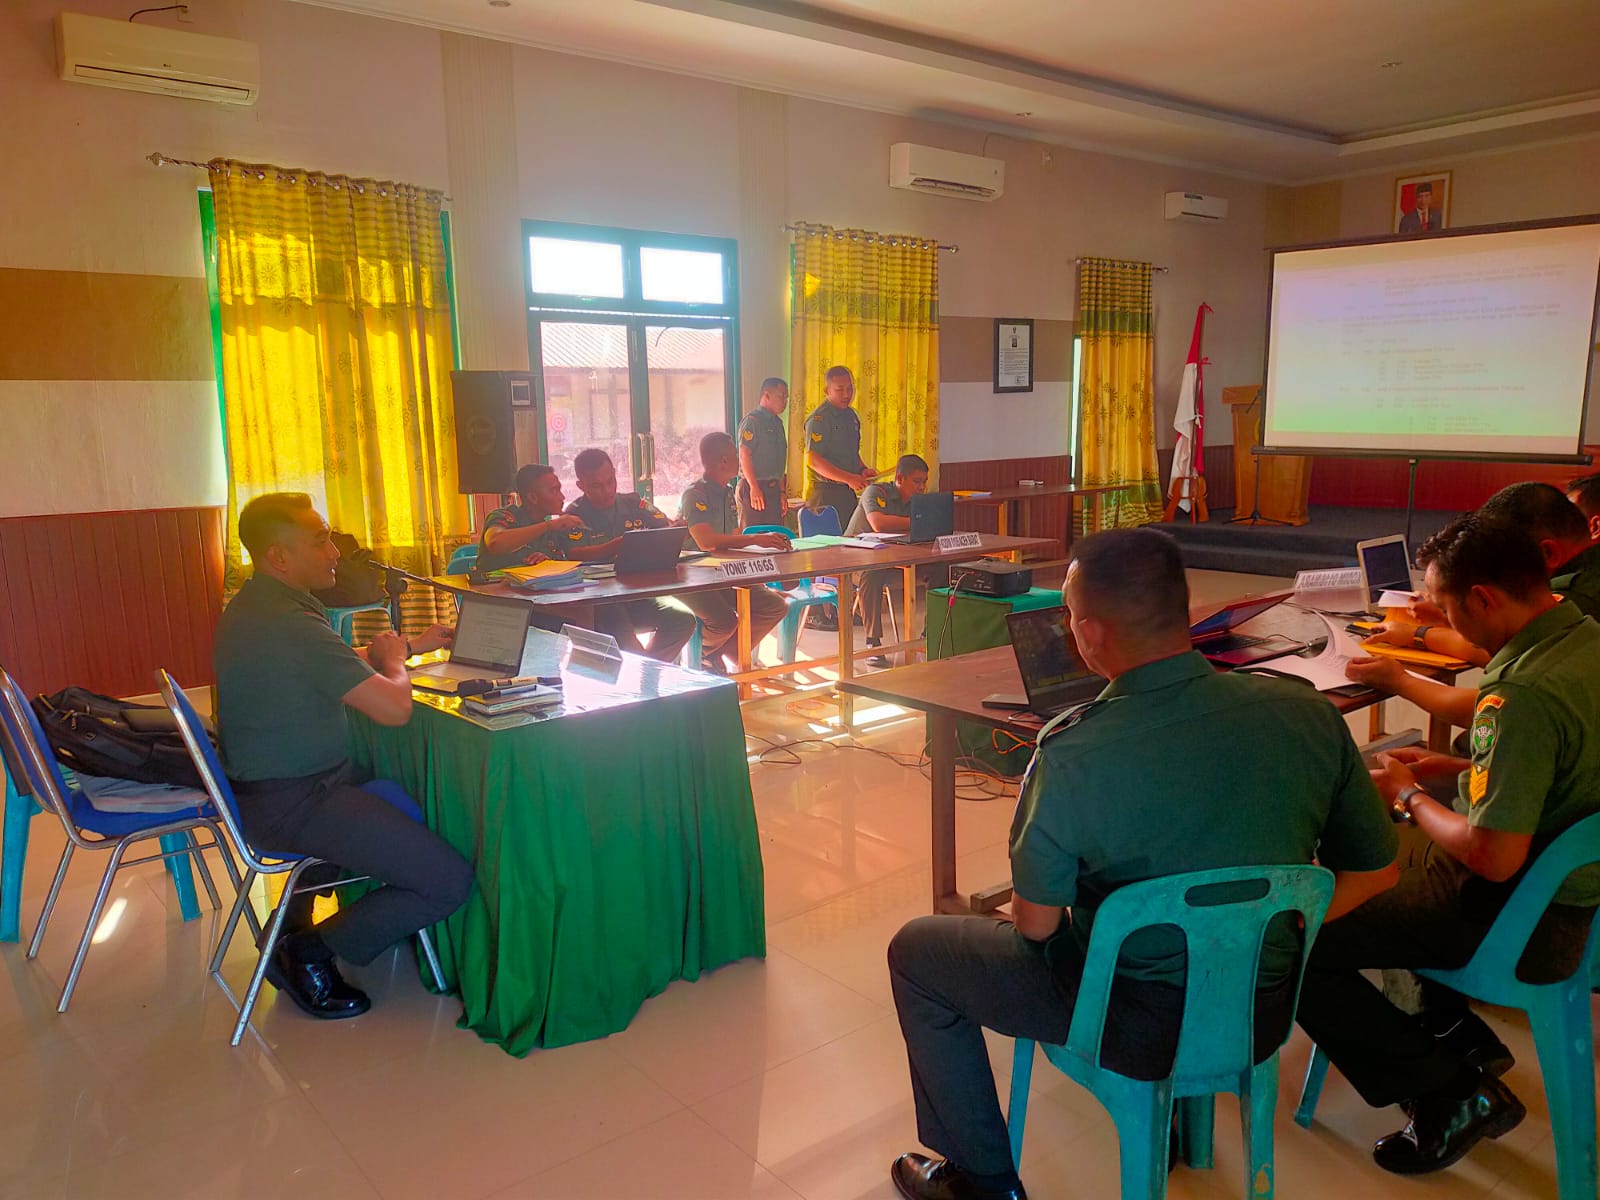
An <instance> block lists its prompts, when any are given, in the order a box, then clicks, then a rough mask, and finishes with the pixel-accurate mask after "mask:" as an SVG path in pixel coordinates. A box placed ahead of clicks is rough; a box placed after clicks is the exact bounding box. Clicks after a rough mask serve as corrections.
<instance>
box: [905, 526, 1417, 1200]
mask: <svg viewBox="0 0 1600 1200" xmlns="http://www.w3.org/2000/svg"><path fill="white" fill-rule="evenodd" d="M1063 598H1064V600H1065V601H1066V604H1067V606H1068V608H1069V609H1070V611H1071V616H1070V624H1071V629H1072V634H1073V636H1074V638H1075V639H1076V642H1077V646H1078V649H1079V652H1080V653H1081V654H1082V656H1083V659H1084V662H1085V664H1086V665H1087V666H1088V667H1089V668H1090V669H1092V670H1094V671H1096V672H1098V673H1100V674H1102V675H1104V676H1105V677H1106V678H1107V679H1109V680H1110V681H1111V682H1110V683H1109V684H1108V685H1107V687H1106V689H1105V691H1104V692H1102V693H1101V695H1100V697H1099V699H1097V700H1095V701H1094V702H1093V703H1091V704H1089V705H1087V706H1086V707H1083V708H1080V709H1077V710H1074V711H1071V712H1070V713H1069V714H1067V715H1064V716H1062V717H1060V718H1057V719H1056V720H1055V721H1053V722H1052V723H1051V724H1050V725H1047V726H1046V727H1045V729H1044V731H1043V732H1042V733H1040V735H1039V744H1038V749H1037V750H1036V751H1035V752H1034V756H1033V762H1032V764H1031V765H1030V766H1029V768H1028V774H1027V776H1026V777H1025V778H1024V780H1023V783H1022V794H1021V797H1020V799H1019V801H1018V803H1017V812H1016V817H1015V818H1014V820H1013V822H1012V826H1011V871H1012V881H1013V887H1014V889H1015V890H1014V895H1013V898H1012V901H1011V914H1012V920H1011V922H1008V923H1000V922H997V921H991V920H989V919H988V918H987V917H976V916H974V917H955V916H940V917H920V918H918V919H917V920H915V921H912V922H911V923H910V924H909V925H907V926H905V928H903V929H901V930H900V932H899V933H898V934H896V935H895V938H894V941H893V942H892V943H891V944H890V946H889V975H890V980H891V982H892V983H893V985H894V1000H895V1007H896V1009H897V1010H898V1011H899V1015H900V1028H901V1030H902V1032H903V1033H904V1035H905V1040H906V1050H907V1052H908V1054H909V1057H910V1060H911V1090H912V1094H913V1096H914V1097H915V1100H916V1110H917V1130H918V1136H919V1137H920V1138H921V1140H922V1142H923V1144H924V1145H926V1146H928V1147H930V1148H931V1149H933V1150H935V1151H936V1152H937V1153H938V1154H940V1155H942V1156H943V1157H941V1158H931V1159H930V1158H928V1157H926V1156H924V1155H921V1154H905V1155H902V1156H901V1157H900V1158H899V1159H898V1160H896V1161H895V1163H894V1165H893V1166H892V1168H891V1170H890V1176H891V1178H892V1179H893V1181H894V1184H895V1187H896V1188H897V1189H898V1190H899V1192H900V1194H901V1195H902V1196H906V1197H909V1198H911V1200H1019V1198H1021V1197H1022V1196H1023V1190H1022V1184H1021V1181H1020V1180H1019V1179H1018V1178H1017V1175H1016V1171H1015V1169H1014V1167H1013V1165H1012V1160H1011V1149H1010V1143H1009V1140H1008V1138H1007V1135H1006V1124H1005V1120H1004V1118H1003V1117H1002V1116H1001V1115H1000V1105H999V1102H998V1100H997V1098H996V1096H995V1086H994V1079H993V1076H992V1075H991V1073H990V1069H989V1055H988V1051H987V1050H986V1048H985V1044H984V1039H983V1030H984V1029H985V1028H988V1029H993V1030H995V1031H996V1032H998V1033H1000V1034H1002V1035H1003V1036H1005V1037H1016V1038H1031V1039H1035V1040H1037V1041H1042V1042H1055V1043H1060V1042H1064V1041H1065V1040H1066V1037H1067V1031H1068V1028H1069V1026H1070V1025H1071V1021H1072V1009H1073V1005H1074V1003H1075V1002H1076V998H1077V988H1078V984H1079V982H1080V980H1081V978H1082V971H1083V964H1084V955H1085V951H1086V949H1087V947H1088V944H1089V934H1090V929H1091V925H1092V922H1093V920H1094V913H1095V910H1096V908H1097V907H1098V905H1099V904H1101V903H1102V902H1103V901H1104V900H1105V898H1106V897H1107V896H1109V895H1110V894H1111V893H1112V892H1114V891H1115V890H1116V889H1117V888H1119V887H1122V886H1124V885H1125V884H1130V883H1135V882H1139V881H1141V880H1146V879H1155V878H1160V877H1162V876H1166V875H1174V874H1180V873H1182V872H1186V871H1199V870H1207V869H1212V868H1218V867H1233V866H1244V865H1254V864H1263V865H1264V864H1282V863H1309V862H1310V861H1311V860H1312V857H1313V856H1315V857H1316V859H1317V860H1318V861H1319V862H1320V863H1321V864H1322V865H1323V866H1325V867H1327V868H1329V869H1330V870H1332V871H1333V872H1334V877H1335V884H1334V893H1333V900H1332V903H1331V905H1330V906H1329V909H1328V919H1329V920H1330V921H1332V920H1334V919H1336V918H1337V917H1338V916H1339V915H1340V914H1341V913H1344V912H1347V911H1349V910H1350V909H1352V908H1354V907H1355V906H1356V905H1358V904H1360V903H1361V902H1362V901H1363V900H1365V899H1367V898H1368V897H1369V896H1372V895H1374V894H1376V893H1377V892H1379V891H1381V890H1382V889H1383V888H1385V887H1388V886H1389V885H1390V884H1392V883H1393V881H1394V878H1395V869H1394V855H1395V842H1396V838H1395V833H1394V829H1393V827H1392V826H1391V825H1390V823H1389V820H1388V817H1387V816H1386V815H1385V813H1384V811H1383V806H1382V804H1381V803H1380V802H1379V800H1378V796H1377V793H1376V792H1375V791H1374V789H1373V786H1372V782H1371V780H1370V779H1369V778H1368V776H1367V772H1366V771H1365V769H1363V767H1362V765H1361V756H1360V754H1359V753H1358V752H1357V750H1356V747H1355V744H1354V742H1352V740H1351V738H1350V731H1349V729H1348V728H1346V726H1345V723H1344V721H1343V719H1342V718H1341V717H1340V716H1339V714H1338V712H1337V711H1336V710H1335V709H1334V707H1333V706H1332V705H1331V704H1329V703H1328V701H1327V700H1326V699H1325V698H1324V697H1322V696H1320V695H1318V694H1317V693H1315V692H1313V691H1311V690H1310V689H1309V688H1306V687H1303V686H1302V685H1300V684H1298V683H1294V682H1291V681H1288V680H1281V679H1279V680H1274V679H1264V678H1260V677H1252V676H1248V675H1242V674H1218V673H1217V672H1215V671H1214V670H1212V668H1211V666H1210V664H1208V663H1207V662H1206V660H1205V659H1204V658H1202V657H1201V656H1200V655H1199V654H1198V653H1196V652H1195V651H1194V649H1193V648H1192V646H1191V645H1190V641H1189V588H1188V583H1187V581H1186V579H1185V577H1184V572H1183V562H1182V559H1181V558H1180V556H1179V552H1178V545H1177V543H1176V542H1175V541H1173V540H1172V539H1171V538H1170V537H1168V536H1167V535H1165V534H1163V533H1159V532H1157V531H1155V530H1152V529H1129V530H1118V531H1114V532H1110V533H1101V534H1096V535H1094V536H1093V537H1089V538H1085V539H1084V540H1082V541H1080V542H1078V543H1077V544H1075V545H1074V546H1073V558H1072V563H1071V565H1070V566H1069V567H1068V570H1067V580H1066V589H1065V593H1064V597H1063ZM1068 910H1070V911H1068ZM1268 937H1269V942H1270V944H1269V946H1268V947H1267V949H1266V951H1265V952H1264V953H1263V957H1262V979H1261V988H1260V990H1259V991H1258V993H1257V997H1256V1006H1255V1012H1256V1029H1257V1046H1258V1057H1259V1058H1265V1057H1266V1056H1267V1055H1269V1054H1270V1053H1271V1052H1272V1050H1273V1049H1275V1048H1276V1047H1277V1045H1278V1043H1279V1041H1280V1040H1281V1038H1282V1035H1283V1034H1284V1032H1286V1031H1287V1029H1288V1026H1289V1021H1290V1020H1291V1019H1292V1015H1293V1014H1292V1012H1291V1005H1292V1002H1293V995H1292V993H1293V979H1294V965H1295V957H1296V955H1297V954H1298V952H1299V943H1298V935H1297V934H1296V932H1295V931H1294V929H1293V926H1292V925H1283V926H1274V927H1272V928H1271V929H1269V933H1268ZM1185 971H1186V962H1185V954H1184V950H1183V942H1182V939H1181V937H1179V936H1178V935H1177V934H1176V933H1175V932H1172V931H1168V930H1160V929H1150V930H1146V931H1143V932H1141V933H1139V934H1136V935H1135V936H1134V937H1133V938H1130V939H1129V940H1128V942H1127V943H1126V944H1125V946H1124V949H1123V956H1122V963H1121V966H1120V968H1119V971H1118V980H1117V982H1116V984H1115V985H1114V986H1113V988H1112V991H1111V1001H1110V1007H1111V1012H1110V1017H1109V1020H1108V1021H1107V1024H1106V1033H1105V1042H1104V1045H1103V1051H1104V1055H1103V1061H1104V1063H1105V1065H1106V1066H1108V1067H1110V1068H1111V1069H1112V1070H1115V1071H1119V1072H1122V1073H1123V1074H1127V1075H1130V1076H1133V1077H1135V1078H1140V1079H1159V1078H1161V1077H1162V1076H1163V1075H1165V1074H1166V1073H1167V1072H1168V1071H1170V1069H1171V1063H1172V1059H1173V1056H1174V1054H1175V1053H1176V1051H1177V1035H1178V1028H1179V1024H1180V1021H1181V1017H1182V1008H1183V994H1184V993H1183V982H1184V979H1185Z"/></svg>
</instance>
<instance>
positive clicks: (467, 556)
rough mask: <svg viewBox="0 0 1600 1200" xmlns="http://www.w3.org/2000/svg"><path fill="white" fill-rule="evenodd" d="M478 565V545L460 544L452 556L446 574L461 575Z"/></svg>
mask: <svg viewBox="0 0 1600 1200" xmlns="http://www.w3.org/2000/svg"><path fill="white" fill-rule="evenodd" d="M477 565H478V547H476V546H458V547H456V552H455V553H454V554H452V555H451V556H450V564H449V566H447V567H446V568H445V574H446V575H461V574H463V573H465V572H467V571H470V570H472V568H473V567H475V566H477Z"/></svg>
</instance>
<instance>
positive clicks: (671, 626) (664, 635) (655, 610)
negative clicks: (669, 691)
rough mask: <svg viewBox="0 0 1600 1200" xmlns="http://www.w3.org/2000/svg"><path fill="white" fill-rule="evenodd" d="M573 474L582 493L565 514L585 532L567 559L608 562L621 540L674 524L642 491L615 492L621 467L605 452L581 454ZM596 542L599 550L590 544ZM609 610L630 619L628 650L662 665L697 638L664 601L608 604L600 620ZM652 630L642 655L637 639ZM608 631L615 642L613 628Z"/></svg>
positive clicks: (686, 618)
mask: <svg viewBox="0 0 1600 1200" xmlns="http://www.w3.org/2000/svg"><path fill="white" fill-rule="evenodd" d="M572 469H573V470H574V471H576V472H577V475H578V490H579V491H580V492H582V493H583V495H581V496H579V497H578V498H577V499H576V500H574V501H573V502H572V503H571V504H569V505H567V514H568V515H569V516H574V517H578V518H579V519H580V520H582V522H583V529H582V530H573V531H571V532H570V533H569V534H568V535H567V536H568V538H569V539H575V540H573V542H572V547H571V553H570V554H566V555H562V557H565V558H583V559H592V558H610V557H612V556H614V555H615V554H616V552H617V547H618V546H620V544H621V539H622V535H623V534H625V533H627V532H628V531H629V530H632V529H663V528H665V527H666V526H668V525H670V524H672V520H671V518H669V517H668V516H667V514H666V513H664V512H662V511H661V510H660V509H659V508H657V507H656V506H655V505H654V504H651V503H649V502H648V501H646V500H645V499H644V498H643V497H641V496H640V495H639V493H638V492H622V493H618V491H617V468H616V466H615V465H614V464H613V463H612V461H611V456H610V455H608V454H607V453H606V452H605V451H604V450H598V449H595V448H593V447H591V448H590V449H588V450H580V451H579V452H578V456H577V457H576V458H575V459H573V460H572ZM590 540H594V541H596V542H598V544H597V545H593V546H590V545H586V544H585V543H586V542H588V541H590ZM608 609H619V610H620V611H621V612H622V614H623V615H624V616H625V617H626V625H625V627H624V628H623V633H624V634H626V636H627V637H628V639H629V640H631V642H632V645H631V646H625V648H627V649H634V650H638V651H639V652H640V653H648V654H649V655H650V657H651V658H654V659H658V660H660V661H661V662H676V661H677V660H678V656H679V655H680V654H682V653H683V648H684V647H685V646H687V645H688V644H689V639H690V638H691V637H693V636H694V623H695V618H694V614H693V613H692V612H685V611H684V610H683V609H681V608H674V607H672V606H671V605H670V604H668V603H666V601H664V600H655V599H645V600H628V601H625V602H624V603H622V604H620V605H617V604H606V605H602V606H600V607H599V609H598V610H597V614H596V617H597V620H599V621H604V620H606V619H607V618H606V612H607V610H608ZM640 630H648V631H651V633H652V636H651V638H650V649H649V650H648V651H644V650H643V649H642V647H641V644H640V642H639V640H638V636H637V635H638V631H640ZM605 632H607V633H610V634H612V635H613V636H615V637H617V641H618V642H619V643H623V637H622V636H618V631H617V626H616V624H615V623H613V624H612V625H611V626H610V627H606V628H605Z"/></svg>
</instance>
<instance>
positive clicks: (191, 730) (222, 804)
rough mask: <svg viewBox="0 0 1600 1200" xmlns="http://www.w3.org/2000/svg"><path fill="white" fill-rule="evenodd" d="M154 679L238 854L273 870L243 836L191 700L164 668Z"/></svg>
mask: <svg viewBox="0 0 1600 1200" xmlns="http://www.w3.org/2000/svg"><path fill="white" fill-rule="evenodd" d="M156 683H157V684H159V685H160V688H161V699H162V700H164V701H166V705H167V708H168V709H170V710H171V712H172V715H173V718H174V719H175V720H176V721H177V722H178V733H179V734H180V735H181V736H182V737H183V744H184V745H185V746H187V747H188V748H189V757H190V758H192V759H194V766H195V770H197V771H198V772H200V781H201V782H202V783H203V784H205V789H206V794H207V795H208V796H210V797H211V804H212V807H213V808H215V809H216V810H217V813H218V814H219V815H220V816H221V817H222V824H223V827H224V828H225V829H227V831H228V836H229V837H230V838H232V839H233V844H234V846H235V848H236V849H237V850H238V851H239V855H240V857H242V858H243V859H244V860H245V864H246V865H247V866H250V867H253V868H255V869H256V870H257V871H264V870H274V869H275V868H273V867H271V866H270V865H269V864H267V863H265V862H263V861H262V860H261V857H260V855H258V854H257V853H256V852H255V849H254V848H253V847H252V846H251V845H250V843H249V842H248V841H246V840H245V836H244V831H243V830H242V829H241V828H240V825H239V804H238V801H237V800H235V799H234V795H233V785H232V784H231V783H229V782H228V775H227V772H225V771H224V770H223V769H222V758H221V756H220V755H219V754H218V753H217V748H216V747H215V746H213V745H212V744H211V738H210V737H209V736H207V734H206V727H205V723H204V722H203V721H201V719H200V714H199V713H198V712H196V711H195V707H194V704H193V702H192V701H190V699H189V697H188V695H186V694H185V692H184V690H183V689H182V688H181V687H179V686H178V681H177V680H175V679H174V678H173V677H172V676H171V675H169V674H167V672H166V671H165V670H162V669H159V668H158V669H157V671H156Z"/></svg>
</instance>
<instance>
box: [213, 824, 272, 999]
mask: <svg viewBox="0 0 1600 1200" xmlns="http://www.w3.org/2000/svg"><path fill="white" fill-rule="evenodd" d="M206 828H207V829H209V830H211V839H212V841H213V843H214V844H215V845H216V847H217V856H218V857H219V858H221V859H222V869H223V870H224V871H226V872H227V873H228V880H229V881H230V882H231V883H232V884H233V893H234V896H235V897H238V896H240V895H242V894H243V893H245V892H246V891H248V887H247V885H246V883H245V881H244V880H243V879H242V878H240V875H239V867H238V864H236V863H235V862H234V861H233V851H232V850H231V849H229V848H228V842H227V839H225V838H224V837H223V836H222V831H221V830H220V829H218V828H217V827H216V826H215V825H207V826H206ZM250 878H251V879H254V878H255V871H254V870H252V871H251V872H250ZM244 917H245V920H246V921H248V922H249V924H250V933H251V935H252V936H253V937H254V938H255V939H256V940H257V941H260V939H261V922H260V921H258V920H257V919H256V910H255V909H254V908H252V907H251V906H250V902H249V900H248V899H247V900H246V901H245V904H244ZM238 919H239V918H238V915H237V914H233V915H232V920H233V921H235V922H237V921H238ZM214 969H215V968H213V970H214Z"/></svg>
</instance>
